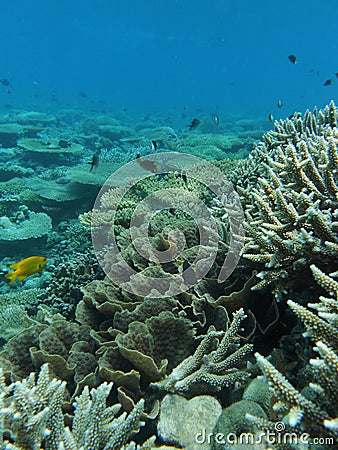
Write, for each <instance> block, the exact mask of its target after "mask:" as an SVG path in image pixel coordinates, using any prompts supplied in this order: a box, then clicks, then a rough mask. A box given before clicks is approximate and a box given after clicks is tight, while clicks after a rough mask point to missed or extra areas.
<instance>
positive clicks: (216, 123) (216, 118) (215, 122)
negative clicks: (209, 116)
mask: <svg viewBox="0 0 338 450" xmlns="http://www.w3.org/2000/svg"><path fill="white" fill-rule="evenodd" d="M214 124H215V125H216V127H218V125H219V117H218V116H214Z"/></svg>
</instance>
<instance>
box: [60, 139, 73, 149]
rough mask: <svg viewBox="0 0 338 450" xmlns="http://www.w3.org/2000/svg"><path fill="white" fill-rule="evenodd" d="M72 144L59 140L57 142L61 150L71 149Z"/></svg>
mask: <svg viewBox="0 0 338 450" xmlns="http://www.w3.org/2000/svg"><path fill="white" fill-rule="evenodd" d="M71 146H72V144H70V143H69V142H68V141H66V140H65V139H60V140H59V147H61V148H69V147H71Z"/></svg>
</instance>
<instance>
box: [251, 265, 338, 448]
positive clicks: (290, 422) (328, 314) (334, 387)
mask: <svg viewBox="0 0 338 450" xmlns="http://www.w3.org/2000/svg"><path fill="white" fill-rule="evenodd" d="M311 270H312V273H313V275H314V278H315V280H316V281H317V282H318V283H319V284H320V285H321V286H322V287H323V288H324V289H325V290H326V291H327V292H328V293H329V294H331V295H332V294H334V297H333V298H326V297H323V296H321V297H320V299H319V300H320V301H319V303H316V304H309V305H308V307H311V308H312V309H315V310H316V311H317V314H315V313H312V312H311V311H310V310H309V309H308V308H307V307H304V306H301V305H299V304H297V303H295V302H293V301H292V300H288V305H289V306H290V308H291V309H292V311H293V312H294V313H295V314H296V315H297V316H298V317H299V318H300V319H301V321H302V322H303V323H304V325H305V328H306V333H305V336H306V337H310V338H311V340H313V341H314V342H315V346H314V351H315V352H316V353H317V354H318V356H317V357H316V358H312V359H310V361H309V367H308V371H309V372H310V373H311V382H310V383H309V384H308V386H306V387H305V388H304V389H303V390H302V391H301V392H299V391H298V390H297V389H296V388H295V387H293V386H292V385H291V383H290V382H289V381H288V380H287V379H286V377H285V376H283V375H282V374H281V373H280V372H279V371H278V370H277V369H276V368H275V367H274V366H273V365H272V364H271V363H270V362H269V361H268V360H267V359H266V358H264V357H263V356H262V355H260V354H259V353H256V354H255V356H256V359H257V362H258V365H259V367H260V368H261V370H262V371H263V373H264V375H265V377H266V379H267V381H268V383H269V386H270V388H271V390H272V393H273V395H274V397H275V399H276V400H277V401H276V402H275V404H274V406H273V411H274V414H275V416H276V418H277V420H281V421H283V422H284V423H285V425H286V430H285V431H287V432H290V433H292V432H294V433H297V434H301V433H304V432H306V433H308V434H309V436H310V437H311V438H314V437H323V438H333V439H334V440H336V439H338V427H337V415H338V403H337V398H338V355H337V349H338V340H337V337H338V328H337V314H336V313H337V311H338V301H337V298H338V297H337V295H338V284H337V282H336V281H335V280H334V279H333V278H332V277H331V276H328V275H326V274H324V273H323V272H322V271H321V270H320V269H318V267H316V266H315V265H312V266H311ZM334 275H336V274H334ZM247 418H248V419H249V420H250V421H251V422H253V423H255V424H256V425H257V426H258V427H259V428H262V429H268V430H273V429H275V428H274V426H275V423H274V422H271V421H269V420H264V419H261V418H257V417H255V416H253V415H248V416H247ZM332 442H334V441H332Z"/></svg>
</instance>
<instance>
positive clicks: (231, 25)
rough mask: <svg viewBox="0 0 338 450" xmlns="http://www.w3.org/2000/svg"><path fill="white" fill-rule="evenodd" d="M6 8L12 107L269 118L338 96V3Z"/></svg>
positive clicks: (169, 0)
mask: <svg viewBox="0 0 338 450" xmlns="http://www.w3.org/2000/svg"><path fill="white" fill-rule="evenodd" d="M0 14H1V16H0V39H1V65H0V78H8V79H9V80H10V81H11V82H12V84H13V87H12V88H11V90H10V91H11V93H7V88H5V87H4V86H2V85H0V108H3V105H5V104H10V105H11V106H13V107H25V108H28V109H44V108H54V109H57V108H59V107H64V106H66V107H67V106H79V107H81V108H84V109H95V108H105V109H107V110H108V111H112V112H114V111H120V110H121V109H122V108H127V109H128V111H129V112H133V111H135V112H140V113H143V112H154V111H155V112H156V111H169V110H170V111H172V110H179V111H181V110H182V108H183V107H184V106H186V107H189V108H192V109H194V108H195V109H202V110H206V111H215V112H216V111H225V112H228V113H239V114H243V115H245V116H251V117H257V116H260V115H262V116H264V117H266V115H267V114H269V113H270V112H272V113H273V114H276V115H278V114H279V116H286V115H288V114H290V113H291V112H293V111H295V110H298V111H303V110H304V109H306V108H312V107H313V106H314V105H318V106H319V107H321V106H323V105H325V104H326V103H327V102H328V101H329V100H330V99H332V98H333V99H335V98H336V97H337V92H338V90H337V89H338V79H337V78H336V76H335V73H336V72H338V61H337V53H338V41H337V36H338V20H337V18H338V2H337V1H336V0H321V1H320V2H319V1H318V0H293V1H291V0H286V1H284V2H277V1H271V0H257V1H252V0H237V1H236V0H232V1H228V0H208V1H206V0H204V1H203V0H176V1H175V0H139V1H137V0H129V1H122V0H120V1H116V0H58V1H56V0H32V1H27V0H10V1H4V0H3V1H2V2H1V9H0ZM291 53H292V54H295V55H296V57H297V60H298V63H297V64H296V65H292V64H291V63H290V62H289V61H288V58H287V57H288V55H289V54H291ZM329 78H332V79H333V81H334V83H333V85H332V86H328V87H324V86H323V83H324V82H325V81H326V80H327V79H329ZM80 92H82V95H79V93H80ZM279 98H280V99H282V101H283V104H284V109H283V111H281V112H279V111H278V110H277V106H276V105H277V101H278V99H279Z"/></svg>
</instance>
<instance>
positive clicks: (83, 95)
mask: <svg viewBox="0 0 338 450" xmlns="http://www.w3.org/2000/svg"><path fill="white" fill-rule="evenodd" d="M79 96H80V97H82V98H87V97H88V95H87V94H86V93H85V92H83V91H80V92H79Z"/></svg>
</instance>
